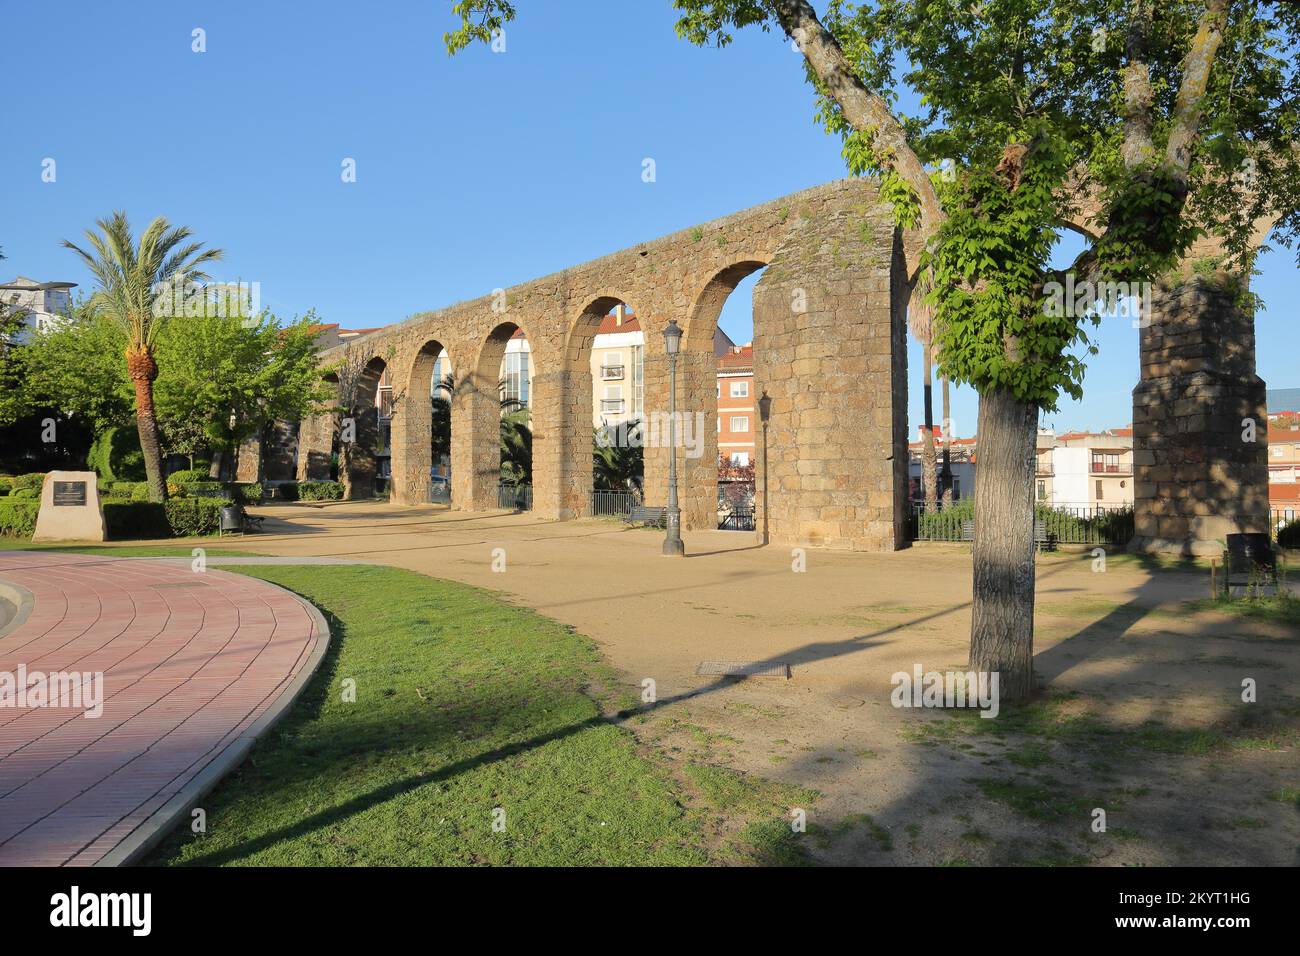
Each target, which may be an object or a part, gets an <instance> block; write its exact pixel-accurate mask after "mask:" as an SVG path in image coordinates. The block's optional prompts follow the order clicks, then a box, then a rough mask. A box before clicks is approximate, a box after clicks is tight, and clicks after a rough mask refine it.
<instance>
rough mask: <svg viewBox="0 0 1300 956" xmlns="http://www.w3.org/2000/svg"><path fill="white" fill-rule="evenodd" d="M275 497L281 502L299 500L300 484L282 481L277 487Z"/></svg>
mask: <svg viewBox="0 0 1300 956" xmlns="http://www.w3.org/2000/svg"><path fill="white" fill-rule="evenodd" d="M275 496H276V497H277V498H279V499H280V500H281V501H297V500H298V482H296V481H282V482H280V483H279V484H278V485H276V486H275Z"/></svg>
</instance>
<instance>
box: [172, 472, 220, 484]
mask: <svg viewBox="0 0 1300 956" xmlns="http://www.w3.org/2000/svg"><path fill="white" fill-rule="evenodd" d="M213 480H215V479H213V478H212V477H211V476H210V475H208V470H207V469H206V468H182V469H181V470H180V471H173V472H172V473H171V474H170V475H168V476H167V484H168V485H170V484H172V483H173V482H175V483H176V484H178V485H188V484H191V483H192V482H195V481H213Z"/></svg>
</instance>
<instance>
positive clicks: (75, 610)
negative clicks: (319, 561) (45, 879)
mask: <svg viewBox="0 0 1300 956" xmlns="http://www.w3.org/2000/svg"><path fill="white" fill-rule="evenodd" d="M3 582H7V583H9V584H10V585H18V586H19V587H20V588H23V589H25V590H26V591H27V592H30V594H31V597H32V599H33V601H32V606H31V609H30V612H29V614H28V616H27V618H26V620H24V621H21V622H20V623H18V624H17V626H16V628H14V629H13V630H11V631H10V633H8V634H5V635H4V636H2V637H0V675H2V674H4V673H5V672H8V673H10V674H14V675H16V674H17V673H18V669H19V666H20V665H24V666H25V667H26V669H27V671H28V673H29V674H30V673H31V672H32V671H41V672H49V671H65V672H70V671H75V672H81V673H86V672H92V673H93V672H103V675H104V683H103V688H104V690H103V696H104V708H103V714H102V716H100V717H98V718H88V717H86V716H85V715H84V713H83V711H82V710H80V709H75V710H74V709H66V708H65V709H54V708H48V707H44V708H27V709H16V708H13V707H0V865H24V864H25V865H59V864H72V865H89V864H94V863H97V862H101V861H105V857H106V856H107V858H108V861H109V862H116V861H119V860H120V859H122V858H123V857H124V856H127V855H128V850H127V849H126V848H131V849H139V848H141V847H142V846H144V845H146V844H147V841H148V838H149V837H150V836H151V835H153V834H154V833H155V832H156V831H157V830H158V829H159V827H161V826H164V825H165V824H166V822H167V820H169V819H174V818H175V816H176V815H177V814H182V815H184V816H186V817H187V818H188V810H189V806H191V804H185V803H183V801H185V800H186V799H187V798H188V799H193V798H194V797H196V796H197V795H198V792H199V791H200V790H201V789H202V788H205V787H209V786H211V785H212V783H214V782H215V780H216V779H219V777H220V775H221V774H222V773H224V772H226V771H228V770H230V769H232V768H233V767H234V766H235V765H236V764H237V763H238V762H239V760H240V759H242V757H243V754H244V753H246V752H247V749H248V747H249V746H250V745H251V741H252V737H253V736H255V735H256V734H257V733H259V732H261V730H263V729H265V726H267V725H269V723H270V722H271V721H272V720H274V718H275V717H276V716H278V715H279V713H280V712H282V710H283V709H284V708H285V707H287V705H288V704H289V703H290V702H291V701H292V699H293V697H294V696H296V694H297V692H298V691H299V690H301V688H302V686H303V685H304V684H305V683H306V680H307V678H308V677H309V676H310V674H311V672H312V671H313V670H314V669H315V667H316V665H317V664H318V663H319V661H320V659H321V657H322V656H323V654H324V650H325V646H326V644H327V643H328V640H329V633H328V628H327V627H326V626H325V624H324V621H323V619H322V618H321V616H320V614H319V613H318V612H317V611H316V610H315V609H314V608H312V607H311V606H310V605H308V604H307V603H306V602H304V601H303V600H301V599H300V598H298V597H296V596H295V595H292V594H290V593H289V592H287V591H284V590H282V589H281V588H278V587H275V586H274V585H271V584H268V583H266V582H264V581H259V580H257V579H255V578H250V577H246V576H244V575H238V574H230V573H226V572H223V571H216V570H211V569H209V570H207V571H205V572H204V573H202V574H196V573H194V572H193V571H191V570H190V567H189V565H188V563H183V564H178V563H175V562H171V561H151V560H144V559H138V558H136V559H122V558H104V557H97V556H94V555H84V554H82V555H78V554H52V553H40V554H38V553H33V552H13V551H10V552H0V583H3ZM12 597H13V595H12V594H11V595H10V598H11V600H12ZM115 848H117V849H116V852H114V850H115Z"/></svg>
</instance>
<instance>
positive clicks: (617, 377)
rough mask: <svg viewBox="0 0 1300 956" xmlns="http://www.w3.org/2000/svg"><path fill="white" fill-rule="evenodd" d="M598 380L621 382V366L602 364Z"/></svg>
mask: <svg viewBox="0 0 1300 956" xmlns="http://www.w3.org/2000/svg"><path fill="white" fill-rule="evenodd" d="M600 380H601V381H602V382H621V381H622V380H623V366H621V365H602V366H601V367H600Z"/></svg>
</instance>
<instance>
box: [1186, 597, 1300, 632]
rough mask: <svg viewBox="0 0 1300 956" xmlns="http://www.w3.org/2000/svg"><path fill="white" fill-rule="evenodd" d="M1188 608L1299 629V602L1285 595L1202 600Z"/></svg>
mask: <svg viewBox="0 0 1300 956" xmlns="http://www.w3.org/2000/svg"><path fill="white" fill-rule="evenodd" d="M1188 606H1189V607H1190V608H1191V609H1192V610H1195V611H1202V610H1214V611H1219V612H1220V613H1222V614H1231V615H1234V616H1236V617H1245V618H1250V619H1251V620H1256V621H1268V622H1270V623H1273V624H1283V625H1286V626H1287V627H1292V628H1300V600H1296V599H1295V598H1294V597H1288V596H1286V595H1279V596H1276V597H1262V598H1233V599H1231V600H1229V599H1228V598H1222V597H1220V598H1202V599H1201V600H1199V601H1190V602H1188Z"/></svg>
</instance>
